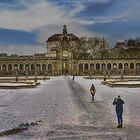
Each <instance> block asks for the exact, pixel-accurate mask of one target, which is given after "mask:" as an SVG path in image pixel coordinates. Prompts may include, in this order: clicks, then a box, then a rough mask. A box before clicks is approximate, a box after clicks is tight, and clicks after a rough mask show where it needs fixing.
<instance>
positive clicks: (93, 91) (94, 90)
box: [90, 84, 96, 102]
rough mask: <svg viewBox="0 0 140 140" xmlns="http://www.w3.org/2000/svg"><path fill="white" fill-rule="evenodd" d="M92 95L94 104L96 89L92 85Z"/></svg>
mask: <svg viewBox="0 0 140 140" xmlns="http://www.w3.org/2000/svg"><path fill="white" fill-rule="evenodd" d="M90 93H91V95H92V99H91V102H94V96H95V93H96V88H95V86H94V84H92V85H91V87H90Z"/></svg>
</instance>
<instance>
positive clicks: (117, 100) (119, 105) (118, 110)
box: [113, 95, 124, 128]
mask: <svg viewBox="0 0 140 140" xmlns="http://www.w3.org/2000/svg"><path fill="white" fill-rule="evenodd" d="M123 104H124V101H123V100H122V99H121V97H120V95H119V96H118V97H117V98H115V99H114V101H113V105H116V115H117V119H118V126H117V128H122V125H123V117H122V116H123Z"/></svg>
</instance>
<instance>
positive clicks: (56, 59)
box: [0, 25, 140, 76]
mask: <svg viewBox="0 0 140 140" xmlns="http://www.w3.org/2000/svg"><path fill="white" fill-rule="evenodd" d="M46 44H47V52H46V53H44V54H35V55H32V56H18V55H14V56H7V55H6V54H3V55H2V54H1V56H0V76H17V75H18V76H23V75H63V74H69V75H120V74H122V73H123V74H124V75H140V52H136V53H135V54H132V53H127V51H125V50H123V51H122V50H121V51H120V50H116V49H112V48H110V47H109V45H108V42H107V40H105V39H104V38H102V39H101V38H97V37H94V38H86V37H82V38H79V37H77V36H75V35H74V34H69V33H67V29H66V26H65V25H64V26H63V32H62V33H61V34H54V35H52V36H50V37H49V38H48V40H47V41H46Z"/></svg>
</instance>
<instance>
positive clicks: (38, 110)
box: [0, 76, 140, 140]
mask: <svg viewBox="0 0 140 140" xmlns="http://www.w3.org/2000/svg"><path fill="white" fill-rule="evenodd" d="M71 79H72V77H62V76H61V77H52V78H51V80H48V81H46V82H42V85H41V86H39V87H37V88H35V89H17V90H1V91H0V93H2V94H4V95H5V96H3V97H2V98H0V124H1V125H0V131H2V130H4V129H8V128H10V127H11V128H12V127H15V126H17V125H18V124H20V123H23V122H31V121H37V120H42V122H43V123H40V124H39V125H38V126H35V127H31V128H29V130H28V131H24V132H22V133H18V134H16V135H12V136H8V137H5V139H6V140H8V139H9V140H11V139H14V140H16V139H17V140H18V139H21V140H23V139H36V140H46V139H70V140H71V139H74V140H75V139H76V140H77V139H94V140H96V139H97V140H121V139H122V140H125V139H132V138H133V140H135V139H139V138H140V135H139V130H140V129H139V126H140V125H139V122H140V121H139V117H140V111H139V110H140V109H139V106H140V102H139V99H140V96H139V91H140V89H139V88H135V89H128V88H110V87H107V86H105V85H101V84H100V81H99V80H85V79H83V78H82V77H75V82H73V81H72V80H71ZM92 82H93V83H94V84H95V85H96V89H97V93H96V98H95V103H91V102H90V100H91V97H90V94H89V87H90V86H91V83H92ZM118 94H120V95H121V96H122V98H123V99H124V100H125V102H126V103H125V111H124V123H125V126H124V128H123V129H121V130H120V129H117V128H116V116H115V112H114V106H113V105H112V101H113V99H114V98H115V97H116V96H117V95H118ZM132 94H133V95H132ZM134 118H135V119H134ZM130 132H131V133H130ZM132 132H133V133H132ZM0 139H2V137H0Z"/></svg>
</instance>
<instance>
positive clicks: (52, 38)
mask: <svg viewBox="0 0 140 140" xmlns="http://www.w3.org/2000/svg"><path fill="white" fill-rule="evenodd" d="M64 38H68V39H69V40H71V41H79V37H77V36H75V35H74V34H68V33H67V26H66V25H64V26H63V32H62V34H54V35H52V36H50V37H49V38H48V40H47V41H46V42H53V41H59V40H61V39H64Z"/></svg>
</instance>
